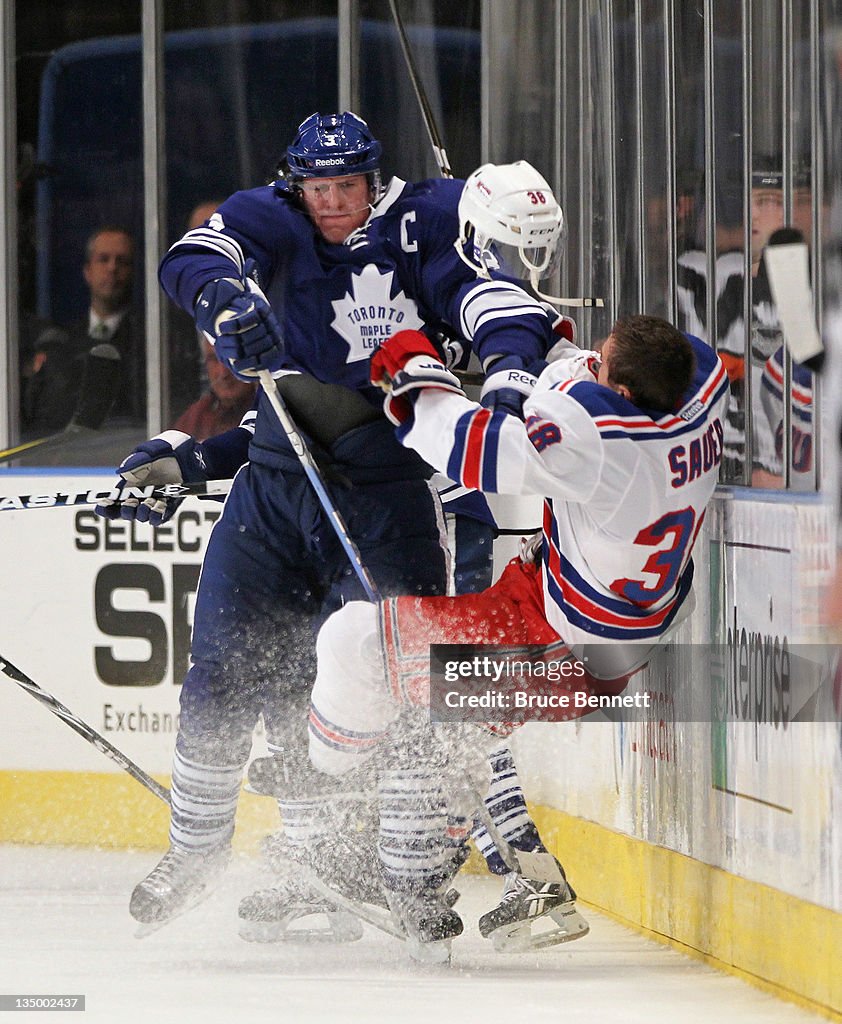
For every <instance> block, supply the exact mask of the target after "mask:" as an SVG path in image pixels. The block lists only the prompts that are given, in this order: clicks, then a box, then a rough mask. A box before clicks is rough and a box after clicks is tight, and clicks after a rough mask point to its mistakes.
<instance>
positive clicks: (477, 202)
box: [456, 160, 564, 284]
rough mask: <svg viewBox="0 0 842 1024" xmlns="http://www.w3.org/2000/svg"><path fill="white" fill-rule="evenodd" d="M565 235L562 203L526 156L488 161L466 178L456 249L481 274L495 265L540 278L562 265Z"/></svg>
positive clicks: (519, 275) (533, 279)
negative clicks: (559, 263)
mask: <svg viewBox="0 0 842 1024" xmlns="http://www.w3.org/2000/svg"><path fill="white" fill-rule="evenodd" d="M563 235H564V216H563V215H562V212H561V207H560V206H559V205H558V202H557V201H556V198H555V196H554V195H553V191H552V189H551V188H550V186H549V185H548V184H547V182H546V180H545V178H544V177H543V176H542V175H540V174H539V173H538V171H536V170H535V168H534V167H533V166H532V165H531V164H530V163H527V162H526V160H518V161H517V162H516V163H513V164H483V166H482V167H479V168H478V169H477V170H475V171H474V173H473V174H472V175H471V176H470V177H469V178H468V179H467V181H466V182H465V186H464V188H463V189H462V196H461V198H460V199H459V239H458V241H457V243H456V250H457V252H458V253H459V255H460V256H461V257H462V259H463V260H464V262H465V263H467V264H468V266H470V267H472V268H473V269H474V270H476V272H477V273H478V274H479V275H480V276H481V277H486V278H487V277H490V276H491V275H490V271H492V270H496V271H500V272H502V273H504V274H507V275H509V276H511V277H516V278H519V279H527V280H529V281H531V282H532V283H533V284H537V282H538V281H540V280H541V279H542V278H545V277H548V276H549V275H550V274H551V273H552V272H553V270H554V269H555V268H556V266H557V265H558V261H559V259H560V256H561V249H562V242H563Z"/></svg>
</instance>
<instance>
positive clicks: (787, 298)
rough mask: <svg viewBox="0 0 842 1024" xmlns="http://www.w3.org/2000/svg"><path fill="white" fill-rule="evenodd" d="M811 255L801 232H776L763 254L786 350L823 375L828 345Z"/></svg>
mask: <svg viewBox="0 0 842 1024" xmlns="http://www.w3.org/2000/svg"><path fill="white" fill-rule="evenodd" d="M809 256H810V254H809V251H808V249H807V245H806V243H805V241H804V235H803V234H802V233H801V232H800V231H799V230H798V229H797V228H778V230H777V231H773V232H772V235H771V236H770V238H769V242H768V244H767V245H766V248H765V249H764V251H763V259H764V261H765V264H766V275H767V277H768V278H769V288H770V290H771V292H772V300H773V301H774V303H775V309H776V311H777V314H778V321H779V322H780V325H781V330H782V332H783V336H784V341H785V342H786V347H787V348H788V349H789V352H790V354H791V356H792V358H793V359H794V360H795V361H796V362H798V363H803V364H804V365H805V366H807V367H808V368H809V369H810V370H813V371H815V372H819V371H821V368H822V364H823V360H824V345H823V344H822V340H821V337H820V336H819V332H818V330H817V328H816V317H815V313H814V312H813V290H812V287H811V285H810V266H809V263H810V260H809Z"/></svg>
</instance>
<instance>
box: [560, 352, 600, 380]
mask: <svg viewBox="0 0 842 1024" xmlns="http://www.w3.org/2000/svg"><path fill="white" fill-rule="evenodd" d="M552 365H553V366H554V367H563V368H564V374H563V376H562V375H559V376H558V378H557V379H558V380H587V381H595V380H596V378H597V376H598V374H599V367H600V365H601V363H600V359H599V353H597V352H590V351H588V350H587V349H586V350H585V351H582V350H581V349H578V348H577V349H569V350H564V351H562V352H561V353H560V354H559V355H558V356H557V357H556V358H555V359H554V360H553V362H552Z"/></svg>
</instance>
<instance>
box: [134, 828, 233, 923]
mask: <svg viewBox="0 0 842 1024" xmlns="http://www.w3.org/2000/svg"><path fill="white" fill-rule="evenodd" d="M230 858H231V848H230V847H229V846H227V845H226V846H224V847H222V848H219V847H217V848H216V849H213V850H209V851H207V852H205V853H192V852H190V851H189V850H184V849H182V848H181V847H178V846H170V848H169V850H167V852H166V853H165V854H164V856H163V857H162V858H161V860H160V861H159V862H158V864H157V865H156V866H155V867H154V868H153V869H152V871H150V872H149V874H148V875H147V876H146V878H144V879H143V881H141V882H138V884H137V885H136V886H135V888H134V891H133V892H132V897H131V900H130V902H129V913H130V914H131V915H132V917H133V918H134V919H135V920H136V921H139V922H140V923H141V925H143V926H145V927H144V928H142V929H141V930H140V932H139V933H138V936H139V937H142V936H143V935H146V934H148V933H149V932H150V931H154V930H155V929H156V928H158V927H161V926H162V925H164V924H166V923H167V922H168V921H171V920H172V919H173V918H174V917H178V916H179V915H180V914H183V913H185V911H187V910H190V909H192V908H193V907H195V906H196V904H198V903H201V901H202V900H203V899H205V898H206V897H207V896H209V895H210V894H211V892H213V890H214V888H215V887H216V885H217V883H218V882H219V880H220V879H221V877H222V875H223V873H224V871H225V869H226V867H227V866H228V861H229V860H230Z"/></svg>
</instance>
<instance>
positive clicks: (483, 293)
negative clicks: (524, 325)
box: [459, 281, 546, 339]
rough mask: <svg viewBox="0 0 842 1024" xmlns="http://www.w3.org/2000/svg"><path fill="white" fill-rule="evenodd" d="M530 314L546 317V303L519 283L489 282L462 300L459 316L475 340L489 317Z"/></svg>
mask: <svg viewBox="0 0 842 1024" xmlns="http://www.w3.org/2000/svg"><path fill="white" fill-rule="evenodd" d="M530 313H537V314H541V315H543V316H546V311H545V310H544V308H543V306H541V305H540V303H538V302H535V301H534V300H533V299H531V298H530V296H529V295H527V293H526V292H525V291H523V289H521V288H518V287H517V285H514V284H509V283H507V282H505V281H485V282H484V283H483V284H480V285H477V287H475V288H472V289H471V290H470V291H469V292H468V294H467V295H466V296H465V298H464V299H463V300H462V307H461V309H460V311H459V316H460V321H461V325H462V331H463V333H464V335H465V337H466V338H468V339H471V338H473V336H474V334H475V333H476V331H477V329H478V327H480V326H481V325H482V324H483V323H485V322H487V321H488V320H489V319H496V318H498V317H501V316H522V315H524V314H530Z"/></svg>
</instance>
